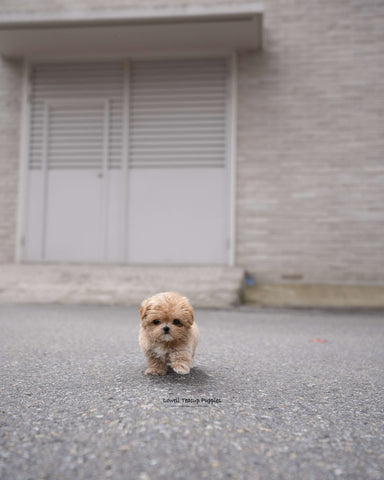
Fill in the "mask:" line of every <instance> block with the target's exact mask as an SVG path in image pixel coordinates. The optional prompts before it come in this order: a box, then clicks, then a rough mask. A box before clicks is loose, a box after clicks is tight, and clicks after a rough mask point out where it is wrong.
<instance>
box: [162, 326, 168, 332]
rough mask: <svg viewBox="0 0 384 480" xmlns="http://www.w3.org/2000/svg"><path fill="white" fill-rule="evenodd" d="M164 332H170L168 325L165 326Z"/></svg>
mask: <svg viewBox="0 0 384 480" xmlns="http://www.w3.org/2000/svg"><path fill="white" fill-rule="evenodd" d="M163 332H164V333H168V332H169V327H168V326H167V325H166V326H165V327H163Z"/></svg>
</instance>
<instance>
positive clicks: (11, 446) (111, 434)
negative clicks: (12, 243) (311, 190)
mask: <svg viewBox="0 0 384 480" xmlns="http://www.w3.org/2000/svg"><path fill="white" fill-rule="evenodd" d="M196 320H197V322H198V325H199V328H200V333H201V341H200V344H199V346H198V349H197V353H196V359H195V367H194V369H193V370H192V371H191V374H190V375H188V376H179V375H176V374H169V375H167V376H166V377H162V378H153V377H146V376H145V375H144V370H145V359H144V357H143V356H142V354H141V352H140V350H139V345H138V342H137V335H138V329H139V320H138V315H137V310H136V309H135V308H131V307H106V306H98V307H95V306H85V305H82V306H55V305H44V306H36V305H35V306H28V305H0V342H1V343H0V348H1V349H0V364H1V380H0V478H1V479H2V480H19V479H20V480H21V479H22V480H26V479H31V480H32V479H34V480H35V479H46V480H48V479H71V480H74V479H97V480H100V479H104V478H111V479H118V480H119V479H122V480H123V479H124V480H127V479H128V480H129V479H138V480H149V479H152V480H161V479H196V480H201V479H205V478H207V479H216V478H217V479H221V478H222V479H252V480H253V479H268V480H273V479H292V480H293V479H295V480H297V479H334V478H335V479H336V478H337V479H340V478H345V479H359V480H362V479H363V480H366V479H377V480H379V479H382V478H384V438H383V437H384V425H383V418H384V412H383V384H384V353H383V351H384V347H383V345H384V316H383V313H379V312H377V313H375V312H365V313H363V312H360V313H359V312H337V313H333V312H321V311H304V310H300V311H293V310H292V311H279V310H254V309H251V308H245V307H243V308H239V309H236V310H232V311H230V310H229V311H228V310H227V311H219V310H217V311H215V310H198V311H197V312H196ZM314 340H315V341H314ZM323 340H325V341H323ZM183 399H189V401H188V402H186V401H184V400H183ZM177 400H178V401H177Z"/></svg>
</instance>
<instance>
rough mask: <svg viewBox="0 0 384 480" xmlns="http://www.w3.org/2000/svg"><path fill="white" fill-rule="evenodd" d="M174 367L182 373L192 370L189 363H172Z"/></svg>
mask: <svg viewBox="0 0 384 480" xmlns="http://www.w3.org/2000/svg"><path fill="white" fill-rule="evenodd" d="M171 367H172V369H173V370H174V371H175V372H176V373H179V374H180V375H187V374H188V373H189V372H190V367H189V365H187V364H185V363H175V364H172V365H171Z"/></svg>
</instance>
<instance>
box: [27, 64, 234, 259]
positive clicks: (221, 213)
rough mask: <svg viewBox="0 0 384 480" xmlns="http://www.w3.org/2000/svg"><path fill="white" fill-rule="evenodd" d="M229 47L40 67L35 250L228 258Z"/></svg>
mask: <svg viewBox="0 0 384 480" xmlns="http://www.w3.org/2000/svg"><path fill="white" fill-rule="evenodd" d="M228 77H229V71H228V64H227V61H226V60H225V59H204V60H167V61H145V62H132V63H127V62H125V63H121V62H113V63H110V62H103V63H82V64H68V63H63V64H38V65H35V66H33V68H32V71H31V83H32V84H31V94H32V95H31V109H30V110H31V122H30V123H31V128H30V155H29V175H28V191H27V209H26V210H27V215H26V221H27V224H26V238H25V240H26V243H25V259H26V260H29V261H65V262H127V263H147V264H156V263H167V264H169V263H173V264H191V263H194V264H196V263H197V264H199V263H200V264H225V263H227V261H228V242H227V239H228V203H229V194H228V176H229V175H228V159H227V150H228V148H227V139H228V138H229V131H228V128H229V122H228V114H229V112H228V104H229V91H228V84H229V81H228Z"/></svg>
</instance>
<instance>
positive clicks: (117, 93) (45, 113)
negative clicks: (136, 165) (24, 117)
mask: <svg viewBox="0 0 384 480" xmlns="http://www.w3.org/2000/svg"><path fill="white" fill-rule="evenodd" d="M31 76H32V78H31V83H32V93H31V131H30V156H29V166H30V168H31V169H38V168H42V166H43V162H44V159H45V158H46V161H47V167H48V169H62V168H85V169H88V168H102V166H103V158H106V161H107V164H108V167H109V168H120V167H121V165H122V144H123V141H122V138H123V137H122V136H123V128H122V124H123V65H122V64H121V63H116V62H113V63H111V62H98V63H93V62H92V63H81V64H79V63H62V64H37V65H35V66H34V67H33V68H32V72H31ZM106 149H107V150H106ZM105 150H106V151H105Z"/></svg>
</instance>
